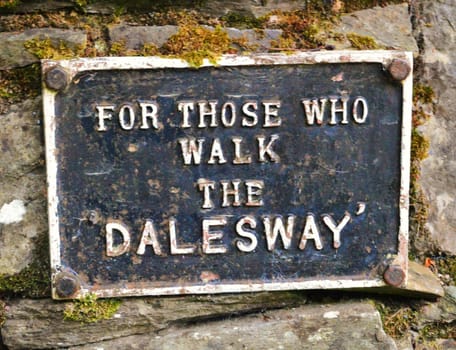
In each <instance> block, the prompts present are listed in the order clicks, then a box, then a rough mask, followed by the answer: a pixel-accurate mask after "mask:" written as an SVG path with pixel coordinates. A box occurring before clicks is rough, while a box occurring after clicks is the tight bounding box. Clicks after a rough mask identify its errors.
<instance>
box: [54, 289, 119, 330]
mask: <svg viewBox="0 0 456 350" xmlns="http://www.w3.org/2000/svg"><path fill="white" fill-rule="evenodd" d="M121 304H122V302H121V301H120V300H118V299H106V300H98V299H97V297H96V296H95V294H87V295H85V296H84V297H81V298H80V299H77V300H74V301H73V302H71V303H68V304H67V305H66V307H65V310H64V312H63V319H64V320H66V321H76V322H81V323H94V322H98V321H101V320H108V319H110V318H111V317H112V316H113V315H114V314H115V313H116V312H117V310H118V309H119V307H120V305H121Z"/></svg>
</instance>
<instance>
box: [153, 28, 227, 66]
mask: <svg viewBox="0 0 456 350" xmlns="http://www.w3.org/2000/svg"><path fill="white" fill-rule="evenodd" d="M230 50H231V40H230V38H229V37H228V34H227V33H226V32H225V31H223V30H222V28H221V27H219V26H217V27H216V28H215V29H214V30H211V29H209V28H205V27H202V26H200V25H198V24H196V23H194V22H193V23H192V22H190V23H182V24H181V25H180V27H179V31H178V32H177V33H176V34H174V35H173V36H171V37H170V38H169V39H168V41H167V42H166V43H165V44H164V45H163V47H162V53H164V54H166V55H170V56H174V57H179V58H182V59H184V60H186V61H187V62H188V63H189V64H190V65H191V66H193V67H198V66H201V65H202V64H203V60H204V59H205V58H207V59H208V60H209V61H210V62H211V63H215V62H216V61H217V59H218V58H219V57H220V56H221V55H222V54H224V53H228V52H230Z"/></svg>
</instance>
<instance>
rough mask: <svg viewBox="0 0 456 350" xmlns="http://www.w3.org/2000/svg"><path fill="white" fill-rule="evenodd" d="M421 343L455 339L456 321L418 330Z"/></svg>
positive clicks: (433, 324)
mask: <svg viewBox="0 0 456 350" xmlns="http://www.w3.org/2000/svg"><path fill="white" fill-rule="evenodd" d="M419 339H420V340H421V341H422V342H425V341H432V340H436V339H456V321H453V322H451V323H446V322H437V323H432V324H429V325H426V326H424V327H423V328H422V329H421V330H420V337H419Z"/></svg>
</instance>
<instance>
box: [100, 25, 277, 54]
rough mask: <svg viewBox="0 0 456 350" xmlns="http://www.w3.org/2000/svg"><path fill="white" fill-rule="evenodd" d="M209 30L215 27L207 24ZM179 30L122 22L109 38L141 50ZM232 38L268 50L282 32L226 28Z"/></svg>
mask: <svg viewBox="0 0 456 350" xmlns="http://www.w3.org/2000/svg"><path fill="white" fill-rule="evenodd" d="M205 27H206V28H207V29H209V30H213V29H214V28H213V27H210V26H205ZM178 30H179V27H178V26H172V25H165V26H129V25H126V24H120V25H116V26H112V27H110V28H109V38H110V41H111V44H112V43H124V44H125V48H126V49H128V50H141V49H142V48H143V47H144V45H145V44H154V45H155V46H157V47H161V46H162V45H163V44H164V43H166V41H167V40H168V39H169V38H170V37H171V36H172V35H174V34H176V33H177V32H178ZM224 30H225V31H226V33H227V34H228V36H229V37H230V38H231V39H241V38H243V39H246V41H247V43H248V45H249V46H251V47H252V48H253V49H254V51H267V49H269V48H270V47H271V42H272V41H274V40H278V39H279V37H280V35H281V34H282V30H280V29H267V30H264V31H262V32H261V33H258V32H257V31H255V30H253V29H244V30H241V29H236V28H224Z"/></svg>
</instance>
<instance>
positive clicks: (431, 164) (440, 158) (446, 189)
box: [417, 0, 456, 255]
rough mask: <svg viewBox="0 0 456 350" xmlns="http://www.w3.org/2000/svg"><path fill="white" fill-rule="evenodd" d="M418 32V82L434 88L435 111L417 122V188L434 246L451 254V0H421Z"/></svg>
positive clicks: (454, 156)
mask: <svg viewBox="0 0 456 350" xmlns="http://www.w3.org/2000/svg"><path fill="white" fill-rule="evenodd" d="M421 4H422V9H423V10H422V12H421V13H420V14H419V15H418V18H419V22H418V24H419V28H418V31H419V32H418V33H417V35H418V36H420V37H421V38H422V46H423V47H422V49H423V52H422V72H420V73H421V74H420V82H421V83H422V84H425V85H429V86H431V87H432V89H433V90H434V93H435V100H436V106H435V114H434V116H433V117H431V118H430V119H429V121H428V122H427V123H426V124H424V125H423V126H421V127H420V131H421V132H422V133H423V134H424V136H425V137H426V138H428V139H429V140H430V149H429V156H428V158H426V159H425V160H424V161H423V162H422V166H421V177H420V184H421V187H422V189H423V191H424V193H425V195H426V197H427V198H428V203H429V218H428V223H427V228H428V230H429V232H430V235H431V239H432V240H433V241H434V242H435V244H436V248H437V249H438V250H440V251H442V252H446V253H448V254H453V255H454V254H456V176H455V174H456V153H455V150H456V135H455V133H456V118H455V115H454V101H456V64H455V62H456V29H455V28H456V2H455V1H454V0H442V1H421Z"/></svg>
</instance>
